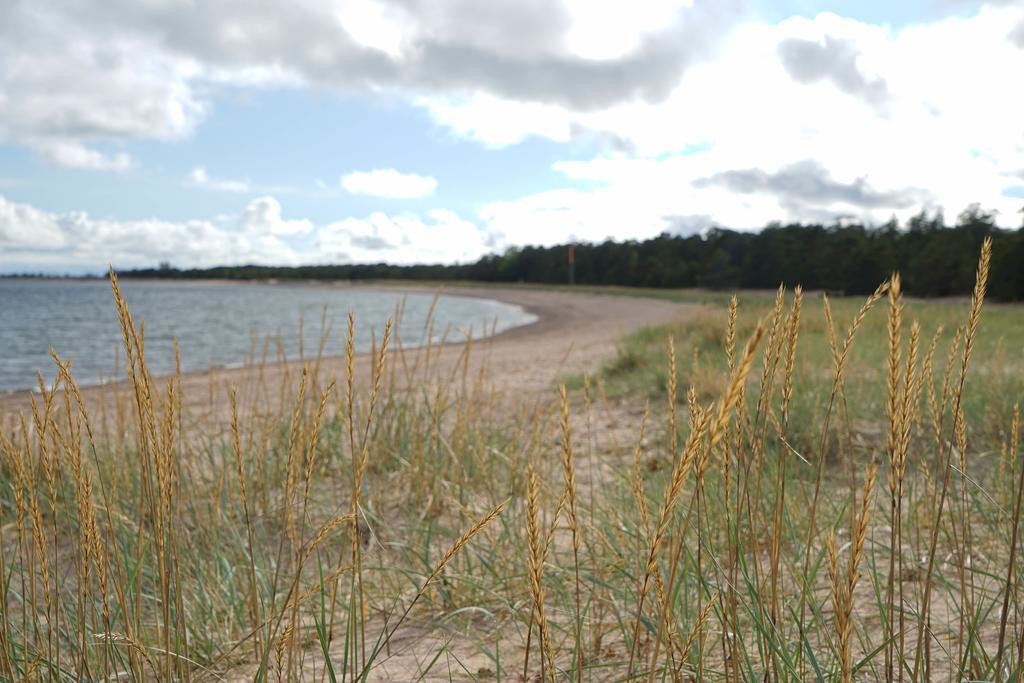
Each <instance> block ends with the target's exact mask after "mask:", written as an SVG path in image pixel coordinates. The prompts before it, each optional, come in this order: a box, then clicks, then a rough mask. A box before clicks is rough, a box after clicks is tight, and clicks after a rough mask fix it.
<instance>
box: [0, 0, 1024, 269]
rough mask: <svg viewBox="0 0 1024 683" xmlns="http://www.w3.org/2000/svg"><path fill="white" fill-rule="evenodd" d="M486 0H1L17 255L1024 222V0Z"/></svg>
mask: <svg viewBox="0 0 1024 683" xmlns="http://www.w3.org/2000/svg"><path fill="white" fill-rule="evenodd" d="M487 7H488V11H487V12H481V11H477V10H478V9H479V5H476V6H475V7H474V6H473V5H472V2H471V0H449V1H447V2H436V3H424V4H417V3H412V4H410V3H399V2H397V1H396V0H339V1H338V2H337V3H333V4H332V3H323V2H312V1H310V2H285V0H280V1H277V0H275V1H273V2H267V3H262V4H261V5H260V6H259V7H258V8H257V7H254V6H252V5H248V4H246V3H244V2H241V1H240V0H221V1H220V2H215V3H205V4H201V5H184V4H180V3H147V4H145V5H142V4H138V3H132V2H131V0H109V1H108V2H104V3H103V4H99V3H98V2H96V3H88V2H86V3H76V4H75V5H73V6H69V5H67V4H66V3H58V2H52V3H51V2H40V3H33V4H29V3H21V2H15V3H5V4H4V5H3V6H2V7H0V273H3V272H21V271H37V270H41V271H46V272H90V271H97V270H101V269H103V268H104V267H105V265H106V264H107V263H113V264H114V265H115V266H116V267H122V268H128V267H137V266H148V265H153V264H155V263H157V262H159V261H163V260H170V261H172V262H173V263H175V264H177V265H182V266H208V265H215V264H221V263H248V262H261V263H282V264H284V263H314V262H367V261H389V262H396V263H412V262H423V261H431V262H434V261H443V262H452V261H465V260H473V259H475V258H478V257H479V256H480V255H482V254H484V253H487V252H493V251H501V250H502V249H505V248H508V247H510V246H520V245H524V244H552V243H557V242H561V241H565V240H568V239H581V240H600V239H604V238H607V237H614V238H617V239H628V238H644V237H649V236H653V235H655V234H657V233H658V232H661V231H664V230H670V231H673V230H675V231H683V232H690V231H694V230H701V229H704V228H707V227H711V226H713V225H721V226H726V227H733V228H737V229H756V228H757V227H759V226H762V225H764V224H766V223H768V222H770V221H776V220H817V221H822V220H824V221H831V220H837V219H839V218H841V217H854V218H858V219H860V220H867V221H876V222H881V221H884V220H886V219H888V218H889V217H891V216H897V217H898V218H901V219H905V218H907V217H909V216H910V215H912V214H914V213H916V212H918V211H920V210H922V209H928V210H935V209H938V208H942V209H944V210H945V212H946V214H947V215H956V213H958V212H959V211H960V210H962V209H963V208H965V207H966V206H967V204H969V203H971V202H979V203H981V204H982V205H983V206H985V207H986V208H991V209H995V210H997V211H999V214H998V215H999V220H1000V222H1001V223H1002V224H1004V225H1019V223H1020V215H1019V214H1017V209H1018V208H1019V205H1020V204H1021V201H1020V200H1021V198H1022V194H1024V123H1022V122H1024V95H1022V94H1021V92H1020V89H1019V87H1015V86H1013V85H1012V84H1011V83H1010V80H1012V79H1009V80H1008V78H1007V74H1011V73H1017V74H1019V73H1024V2H1021V1H1015V2H995V3H988V4H986V3H981V2H957V1H956V0H908V1H907V2H900V3H891V2H877V1H873V2H839V1H833V2H821V1H818V2H812V1H811V0H789V1H786V2H768V0H751V1H750V2H742V1H739V0H736V1H732V0H729V1H725V2H723V1H717V2H712V1H706V0H648V1H647V2H639V3H636V2H633V3H614V2H610V3H593V2H584V1H582V0H565V2H564V4H563V5H560V4H559V3H556V2H511V1H508V2H506V1H505V0H500V1H499V0H495V1H494V2H493V3H490V4H488V5H487ZM268 27H269V28H268ZM954 48H955V49H954ZM979 92H980V93H983V94H984V96H983V97H979V96H978V93H979Z"/></svg>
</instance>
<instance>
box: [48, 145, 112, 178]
mask: <svg viewBox="0 0 1024 683" xmlns="http://www.w3.org/2000/svg"><path fill="white" fill-rule="evenodd" d="M38 152H39V154H40V156H42V157H43V159H45V160H46V161H47V162H49V163H51V164H53V165H54V166H60V167H61V168H74V169H80V170H89V171H126V170H128V169H129V168H131V167H132V158H131V157H130V156H129V155H128V154H126V153H124V152H119V153H117V154H114V155H108V154H103V153H102V152H99V151H97V150H95V149H90V148H89V147H86V146H84V145H81V144H79V143H77V142H47V143H44V144H41V145H40V146H39V147H38Z"/></svg>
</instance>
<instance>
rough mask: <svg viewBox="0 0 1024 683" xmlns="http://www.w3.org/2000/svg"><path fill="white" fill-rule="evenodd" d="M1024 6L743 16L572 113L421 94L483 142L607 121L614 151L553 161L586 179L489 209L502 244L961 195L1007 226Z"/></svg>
mask: <svg viewBox="0 0 1024 683" xmlns="http://www.w3.org/2000/svg"><path fill="white" fill-rule="evenodd" d="M1020 21H1024V6H1021V5H1019V4H1018V5H1015V6H1005V7H987V8H984V9H983V10H982V11H980V12H979V13H978V14H977V15H975V16H971V17H966V18H950V19H945V20H940V21H935V22H932V23H928V24H921V25H916V26H911V27H908V28H905V29H902V30H894V29H892V28H890V27H888V26H878V25H873V24H869V23H864V22H860V21H855V20H851V19H848V18H843V17H839V16H837V15H834V14H828V13H825V14H821V15H818V16H817V17H815V18H813V19H806V18H794V19H790V20H787V21H783V22H781V23H778V24H767V23H757V22H748V23H746V24H744V25H742V26H740V27H738V28H737V29H736V30H735V31H734V32H733V33H732V34H731V35H730V37H729V38H728V39H727V40H726V41H725V42H724V43H723V44H722V45H721V46H720V48H719V50H718V56H717V58H716V59H714V60H711V61H706V62H704V63H701V64H697V65H694V66H692V67H691V68H690V69H689V70H687V71H686V72H685V73H684V74H683V75H682V77H681V79H680V81H679V83H678V84H677V85H676V87H675V88H674V89H673V90H672V92H671V93H670V94H669V95H668V97H667V98H666V99H665V101H664V102H661V103H659V104H649V103H645V102H642V101H628V102H622V103H619V104H615V105H613V106H610V107H607V108H603V109H599V110H594V111H585V112H584V111H575V112H574V111H571V110H569V109H566V108H562V107H557V106H550V107H548V106H541V105H536V104H530V105H528V106H525V107H524V105H523V103H521V102H518V101H513V100H506V99H501V98H497V97H494V96H489V95H481V94H476V95H473V96H469V97H464V98H461V99H452V98H436V97H425V98H423V99H421V100H420V101H419V103H420V105H421V106H423V107H425V108H426V109H427V111H428V112H430V114H431V116H432V117H433V118H434V119H435V120H436V121H437V122H438V123H440V124H441V125H445V126H447V127H449V128H451V129H452V130H453V131H454V132H455V133H456V134H458V135H461V136H465V137H468V138H470V139H473V140H476V141H478V142H481V143H482V144H485V145H488V146H501V145H504V144H514V143H516V142H519V141H521V140H522V139H524V138H525V137H529V136H537V137H544V138H548V139H551V140H554V141H558V142H565V141H566V140H571V139H574V138H575V137H578V136H580V135H582V134H585V132H587V131H590V132H592V133H594V134H598V135H600V134H603V133H613V135H610V136H609V139H610V140H612V141H614V148H615V149H616V150H619V151H609V152H607V153H605V154H602V155H599V156H598V157H596V158H593V159H591V160H581V161H573V162H564V163H560V164H556V165H555V170H557V171H560V172H561V173H563V174H564V175H565V176H566V177H567V180H571V181H576V182H574V183H573V185H577V182H578V181H585V182H586V183H587V184H588V185H591V186H593V185H595V184H596V185H597V187H596V188H594V189H589V190H580V189H568V188H569V187H571V186H570V184H569V183H566V189H562V190H559V189H558V188H557V186H554V187H552V188H551V189H549V190H547V191H545V192H542V193H539V194H537V195H531V196H526V197H521V198H519V199H516V200H510V201H503V202H497V203H494V204H491V205H489V206H487V207H484V209H483V211H482V213H481V216H482V217H483V219H484V220H485V221H487V222H488V225H490V226H492V227H494V228H495V229H496V230H498V231H499V232H501V233H502V234H503V235H505V236H506V238H507V239H509V240H510V241H512V242H518V241H529V240H530V239H536V240H537V241H542V242H545V243H550V242H553V241H558V240H559V239H563V238H565V237H566V236H568V235H569V234H570V233H573V234H577V235H589V236H591V238H594V239H601V238H603V237H604V236H608V235H614V236H616V237H618V238H628V237H642V236H649V235H651V234H655V233H656V232H657V231H658V230H660V229H662V228H663V227H664V226H665V225H666V224H667V223H670V222H671V221H670V220H669V219H667V218H666V217H672V216H695V215H697V216H707V217H709V218H710V219H711V220H713V221H714V222H716V223H718V224H720V225H726V226H731V227H737V228H755V227H760V226H763V225H765V224H766V223H767V222H768V221H771V220H783V221H786V220H828V219H829V218H830V217H836V216H840V215H848V216H854V217H857V218H859V219H862V220H870V221H875V222H879V223H880V222H883V221H885V220H887V219H888V218H889V217H890V216H892V215H894V214H895V215H896V216H897V217H899V218H907V217H909V215H911V214H913V213H915V212H916V211H918V210H920V208H922V206H923V205H925V204H927V205H930V206H932V207H936V206H942V207H944V208H945V209H946V213H947V215H950V216H953V215H956V213H958V212H959V211H960V210H962V209H963V208H964V207H965V206H967V205H968V204H969V203H971V202H980V203H981V204H982V205H983V206H984V207H986V208H991V209H996V210H998V211H999V220H1000V222H1001V223H1002V224H1004V225H1014V226H1016V225H1017V224H1018V214H1017V210H1018V209H1019V205H1020V200H1019V199H1015V198H1012V197H1005V196H1003V194H1002V193H1003V191H1004V190H1005V189H1006V188H1007V187H1009V186H1010V185H1013V184H1014V182H1013V176H1014V174H1015V173H1017V172H1019V171H1020V169H1021V168H1024V127H1022V125H1021V121H1024V90H1021V89H1020V88H1016V87H1012V86H1011V85H1010V84H1009V82H1008V81H1007V80H1006V74H1008V73H1024V49H1021V48H1020V47H1019V46H1017V45H1016V44H1015V43H1014V41H1013V40H1012V38H1011V37H1007V31H1008V27H1012V26H1014V25H1016V24H1017V23H1018V22H1020ZM787 41H790V42H788V43H787ZM792 41H803V42H797V43H793V42H792ZM785 44H789V45H794V44H796V45H798V46H806V47H807V49H806V50H803V51H802V52H801V51H800V50H797V52H798V53H800V54H797V55H796V57H799V58H801V59H811V60H815V62H816V63H815V64H814V65H809V66H808V65H805V64H800V65H799V66H798V67H797V71H795V72H794V70H793V68H794V66H793V61H792V59H791V60H790V62H789V64H787V62H786V59H784V58H783V57H784V54H780V45H785ZM952 44H955V45H958V46H960V47H959V48H958V49H957V50H956V51H950V50H949V45H952ZM814 46H817V47H814ZM781 52H783V53H785V50H781ZM805 53H806V54H805ZM621 150H627V152H626V153H622V151H621ZM708 179H712V180H708ZM744 181H746V182H744ZM577 187H578V185H577ZM520 236H522V237H520ZM527 236H528V237H527Z"/></svg>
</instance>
